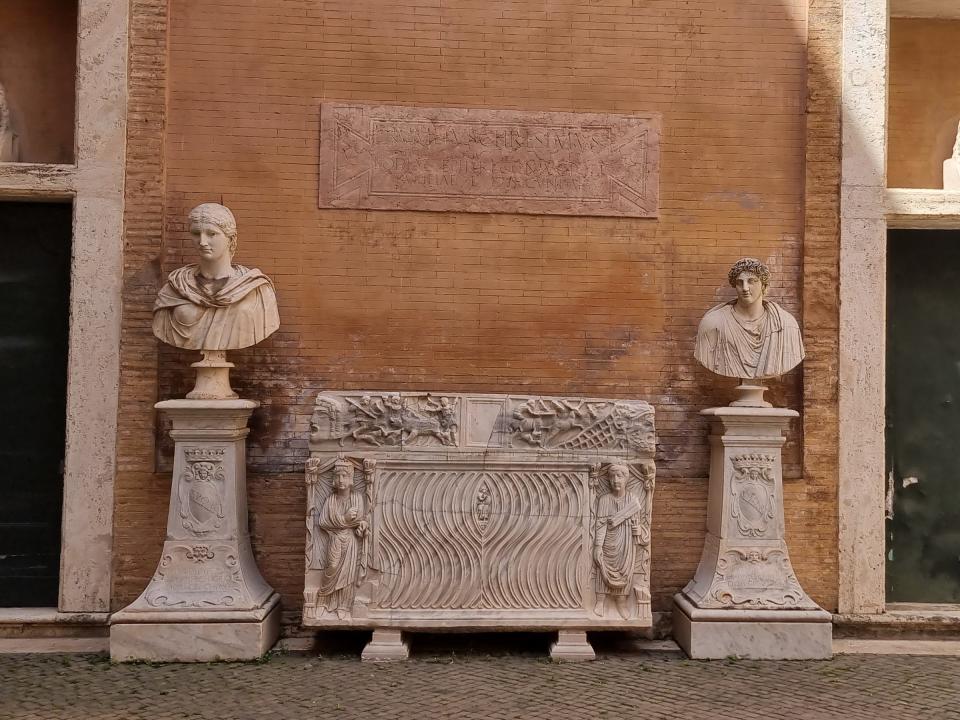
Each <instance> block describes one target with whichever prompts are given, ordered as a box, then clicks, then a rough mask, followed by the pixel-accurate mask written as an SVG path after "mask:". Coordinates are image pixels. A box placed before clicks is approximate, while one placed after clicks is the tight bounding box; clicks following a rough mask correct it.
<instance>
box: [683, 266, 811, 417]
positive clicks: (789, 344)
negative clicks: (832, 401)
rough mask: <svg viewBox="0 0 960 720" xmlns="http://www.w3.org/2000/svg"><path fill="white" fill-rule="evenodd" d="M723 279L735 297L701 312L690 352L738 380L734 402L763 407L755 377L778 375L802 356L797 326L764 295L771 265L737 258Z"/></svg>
mask: <svg viewBox="0 0 960 720" xmlns="http://www.w3.org/2000/svg"><path fill="white" fill-rule="evenodd" d="M727 280H728V282H729V283H730V285H731V286H732V287H733V288H734V289H735V290H736V291H737V298H736V299H735V300H731V301H730V302H725V303H723V304H721V305H717V306H716V307H714V308H712V309H711V310H709V311H708V312H707V314H706V315H704V316H703V319H702V320H701V321H700V327H699V328H698V329H697V345H696V349H695V350H694V356H695V357H696V358H697V361H698V362H699V363H700V364H701V365H703V367H705V368H706V369H707V370H710V371H711V372H714V373H716V374H717V375H723V376H725V377H735V378H740V379H741V381H742V385H741V386H740V387H741V394H742V395H743V398H742V399H741V400H738V401H736V402H734V403H733V404H734V405H738V404H740V405H761V406H767V405H769V404H768V403H766V402H764V401H763V389H765V388H763V386H762V385H758V384H753V382H755V381H762V380H764V379H766V378H775V377H779V376H781V375H783V374H784V373H786V372H788V371H789V370H792V369H793V368H794V367H796V366H797V365H798V364H799V363H800V361H801V360H803V357H804V352H803V339H802V338H801V335H800V326H799V325H798V324H797V321H796V319H794V317H793V315H791V314H790V313H788V312H787V311H786V310H784V309H783V308H782V307H780V306H779V305H778V304H777V303H775V302H772V301H769V300H766V299H764V295H765V294H766V291H767V285H768V284H769V282H770V270H769V269H768V268H767V266H766V265H764V264H763V263H762V262H760V261H759V260H755V259H754V258H742V259H740V260H738V261H737V262H736V263H734V265H733V267H732V268H730V272H729V273H728V275H727ZM751 381H753V382H751Z"/></svg>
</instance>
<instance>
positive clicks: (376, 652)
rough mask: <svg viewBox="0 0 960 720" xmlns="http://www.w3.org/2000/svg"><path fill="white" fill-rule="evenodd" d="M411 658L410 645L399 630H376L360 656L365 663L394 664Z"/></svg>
mask: <svg viewBox="0 0 960 720" xmlns="http://www.w3.org/2000/svg"><path fill="white" fill-rule="evenodd" d="M408 657H410V645H409V643H407V641H406V639H405V638H404V637H403V633H402V632H400V631H399V630H374V631H373V638H372V639H371V640H370V642H368V643H367V646H366V647H365V648H364V649H363V653H361V655H360V659H361V660H363V661H364V662H393V661H395V660H406V659H407V658H408Z"/></svg>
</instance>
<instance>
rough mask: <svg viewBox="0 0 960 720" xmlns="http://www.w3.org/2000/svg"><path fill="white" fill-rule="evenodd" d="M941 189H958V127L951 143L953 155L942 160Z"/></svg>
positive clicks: (959, 145)
mask: <svg viewBox="0 0 960 720" xmlns="http://www.w3.org/2000/svg"><path fill="white" fill-rule="evenodd" d="M943 189H944V190H960V127H958V128H957V140H956V142H955V143H954V144H953V155H951V156H950V157H949V158H948V159H946V160H944V161H943Z"/></svg>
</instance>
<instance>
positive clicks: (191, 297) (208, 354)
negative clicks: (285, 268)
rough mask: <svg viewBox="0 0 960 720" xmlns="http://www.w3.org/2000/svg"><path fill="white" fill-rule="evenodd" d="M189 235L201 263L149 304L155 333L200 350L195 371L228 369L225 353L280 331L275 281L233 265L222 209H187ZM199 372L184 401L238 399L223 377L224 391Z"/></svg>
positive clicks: (228, 218) (233, 239)
mask: <svg viewBox="0 0 960 720" xmlns="http://www.w3.org/2000/svg"><path fill="white" fill-rule="evenodd" d="M189 219H190V234H191V235H192V236H193V241H194V244H195V245H196V249H197V253H198V255H199V262H198V263H196V264H193V265H186V266H184V267H182V268H178V269H177V270H174V271H173V272H172V273H170V276H169V277H168V278H167V281H166V283H164V285H163V287H162V288H160V292H159V294H158V296H157V300H156V303H154V306H153V334H154V335H156V336H157V337H158V338H160V340H162V341H163V342H165V343H167V344H169V345H173V346H175V347H178V348H184V349H187V350H200V351H202V352H203V356H204V360H202V361H200V362H199V363H194V365H193V366H194V367H196V368H208V369H210V368H225V369H228V368H230V367H232V364H230V363H227V362H226V357H225V352H226V351H227V350H239V349H240V348H245V347H250V346H251V345H255V344H257V343H258V342H260V341H261V340H264V339H265V338H267V337H268V336H269V335H271V334H272V333H274V332H275V331H276V330H277V328H279V327H280V317H279V314H278V313H277V298H276V295H275V294H274V290H273V283H272V282H270V278H268V277H267V276H266V275H264V274H263V273H262V272H260V270H257V269H251V268H247V267H244V266H243V265H234V264H233V262H232V260H233V255H234V254H235V253H236V250H237V221H236V219H235V218H234V216H233V213H232V212H230V210H229V209H228V208H226V207H224V206H223V205H218V204H216V203H204V204H202V205H198V206H197V207H195V208H194V209H193V210H191V211H190V218H189ZM204 375H205V373H203V372H200V371H199V370H198V378H197V382H198V387H197V388H195V389H194V392H193V393H191V394H188V395H187V397H188V398H210V399H219V398H223V397H236V396H235V395H234V394H233V392H232V391H230V390H229V381H227V380H226V376H225V374H223V373H214V372H213V371H212V370H211V371H210V372H207V373H206V376H208V377H207V380H211V379H212V377H213V375H217V376H218V377H219V378H220V379H219V382H224V381H226V382H227V386H226V388H224V387H219V389H217V388H215V387H213V386H212V385H210V384H209V383H207V385H208V387H207V388H206V390H204V389H202V388H200V385H201V380H203V379H204Z"/></svg>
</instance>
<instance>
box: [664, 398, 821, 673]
mask: <svg viewBox="0 0 960 720" xmlns="http://www.w3.org/2000/svg"><path fill="white" fill-rule="evenodd" d="M701 414H702V415H705V416H706V417H708V418H709V419H710V490H709V498H708V501H707V537H706V540H705V541H704V547H703V555H702V556H701V558H700V565H699V567H698V568H697V572H696V574H695V575H694V578H693V580H692V581H691V582H690V583H688V584H687V586H686V587H685V588H684V589H683V592H682V593H680V594H678V595H677V596H676V598H675V605H674V634H675V638H676V640H677V642H678V643H679V645H680V646H681V647H682V648H683V649H684V651H686V653H687V654H688V655H689V656H690V657H693V658H725V657H729V656H732V655H735V656H739V657H744V658H757V659H814V658H827V657H830V656H831V654H832V651H831V633H832V631H831V624H830V620H831V618H830V614H829V613H827V612H825V611H824V610H822V609H820V607H819V606H818V605H817V604H816V603H815V602H813V600H811V599H810V598H809V597H808V596H807V594H806V593H805V592H804V591H803V588H801V587H800V583H799V582H797V578H796V576H795V575H794V572H793V567H792V565H791V563H790V555H789V553H788V551H787V544H786V541H785V540H784V522H783V469H782V463H781V448H782V446H783V442H784V439H785V438H784V432H785V431H786V429H787V427H788V425H789V423H790V420H791V419H792V418H794V417H797V413H796V412H795V411H793V410H786V409H781V408H760V407H754V408H748V407H719V408H710V409H708V410H704V411H703V412H702V413H701Z"/></svg>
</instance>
